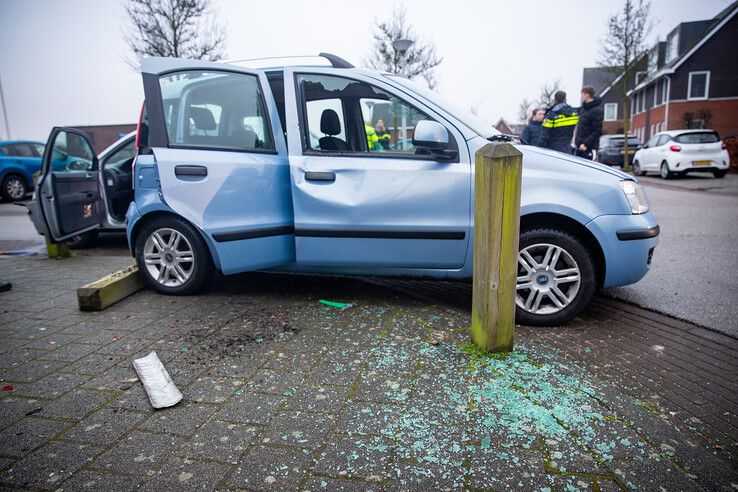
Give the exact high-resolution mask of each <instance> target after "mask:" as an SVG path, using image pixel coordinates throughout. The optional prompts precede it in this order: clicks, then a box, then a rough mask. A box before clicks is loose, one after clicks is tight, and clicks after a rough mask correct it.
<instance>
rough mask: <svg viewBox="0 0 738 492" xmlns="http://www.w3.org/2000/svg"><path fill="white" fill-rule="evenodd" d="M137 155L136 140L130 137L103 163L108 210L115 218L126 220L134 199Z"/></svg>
mask: <svg viewBox="0 0 738 492" xmlns="http://www.w3.org/2000/svg"><path fill="white" fill-rule="evenodd" d="M135 157H136V147H135V141H134V139H133V138H130V139H129V140H126V142H125V143H122V144H121V146H120V147H118V148H117V149H115V150H113V151H112V152H111V153H110V154H108V155H107V157H106V158H105V159H104V160H103V162H102V163H101V166H102V171H103V184H104V185H105V196H106V198H107V201H108V203H107V206H108V211H109V212H110V215H112V216H113V218H115V220H119V221H123V220H125V218H126V211H127V210H128V205H129V204H130V203H131V202H132V201H133V169H132V166H133V159H134V158H135Z"/></svg>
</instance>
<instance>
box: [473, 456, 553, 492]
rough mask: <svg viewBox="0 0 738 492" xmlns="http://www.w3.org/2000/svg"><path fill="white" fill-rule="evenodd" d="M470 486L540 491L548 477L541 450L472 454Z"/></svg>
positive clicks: (475, 487)
mask: <svg viewBox="0 0 738 492" xmlns="http://www.w3.org/2000/svg"><path fill="white" fill-rule="evenodd" d="M469 477H470V481H469V485H470V487H472V488H474V489H493V490H508V489H520V490H540V489H542V488H545V487H548V479H547V477H546V470H545V467H544V462H543V453H542V452H540V451H534V450H526V449H517V450H515V451H510V450H494V449H489V450H482V449H477V450H476V451H475V452H473V453H472V457H471V470H470V472H469Z"/></svg>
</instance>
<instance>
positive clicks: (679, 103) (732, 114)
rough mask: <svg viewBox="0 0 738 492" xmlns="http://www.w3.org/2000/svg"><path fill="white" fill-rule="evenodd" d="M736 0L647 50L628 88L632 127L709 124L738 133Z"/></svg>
mask: <svg viewBox="0 0 738 492" xmlns="http://www.w3.org/2000/svg"><path fill="white" fill-rule="evenodd" d="M737 14H738V2H735V3H733V4H732V5H730V6H729V7H727V8H726V9H724V10H723V11H722V12H720V13H719V14H718V15H716V16H715V17H713V18H712V19H708V20H702V21H696V22H683V23H681V24H679V25H678V26H676V27H675V28H674V29H673V30H672V31H671V32H670V33H669V34H668V35H667V36H666V41H662V42H659V43H657V44H656V45H655V46H654V47H653V48H652V49H651V50H649V51H648V53H647V54H646V56H645V57H644V58H645V63H644V65H645V69H644V72H639V73H638V74H637V78H636V81H635V82H636V85H635V87H634V88H633V90H631V91H630V92H629V93H628V99H629V102H630V131H631V132H632V133H634V134H636V135H638V137H639V138H640V139H641V141H644V142H645V141H646V140H647V139H648V138H650V137H651V135H653V134H654V133H658V132H660V131H664V130H676V129H680V128H711V129H713V130H716V131H717V132H718V133H720V134H721V135H723V136H726V137H727V136H734V135H738V15H737Z"/></svg>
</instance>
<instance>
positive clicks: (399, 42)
mask: <svg viewBox="0 0 738 492" xmlns="http://www.w3.org/2000/svg"><path fill="white" fill-rule="evenodd" d="M412 45H413V41H412V40H410V39H395V40H394V41H392V47H393V48H394V49H395V50H396V51H397V52H399V53H400V55H401V56H405V53H407V50H409V49H410V46H412Z"/></svg>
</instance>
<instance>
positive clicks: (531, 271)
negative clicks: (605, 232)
mask: <svg viewBox="0 0 738 492" xmlns="http://www.w3.org/2000/svg"><path fill="white" fill-rule="evenodd" d="M580 283H581V273H580V271H579V266H578V265H577V262H576V261H574V258H573V257H572V256H571V255H570V254H569V253H568V252H567V251H566V250H565V249H563V248H562V247H560V246H556V245H555V244H548V243H542V244H533V245H530V246H528V247H526V248H524V249H523V250H521V251H520V253H519V254H518V278H517V296H516V301H515V302H516V304H517V305H518V307H520V308H521V309H523V310H525V311H527V312H529V313H533V314H538V315H546V314H553V313H557V312H559V311H561V310H562V309H564V308H566V307H567V306H568V305H569V304H571V303H572V301H573V300H574V298H575V297H576V296H577V293H578V292H579V285H580Z"/></svg>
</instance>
